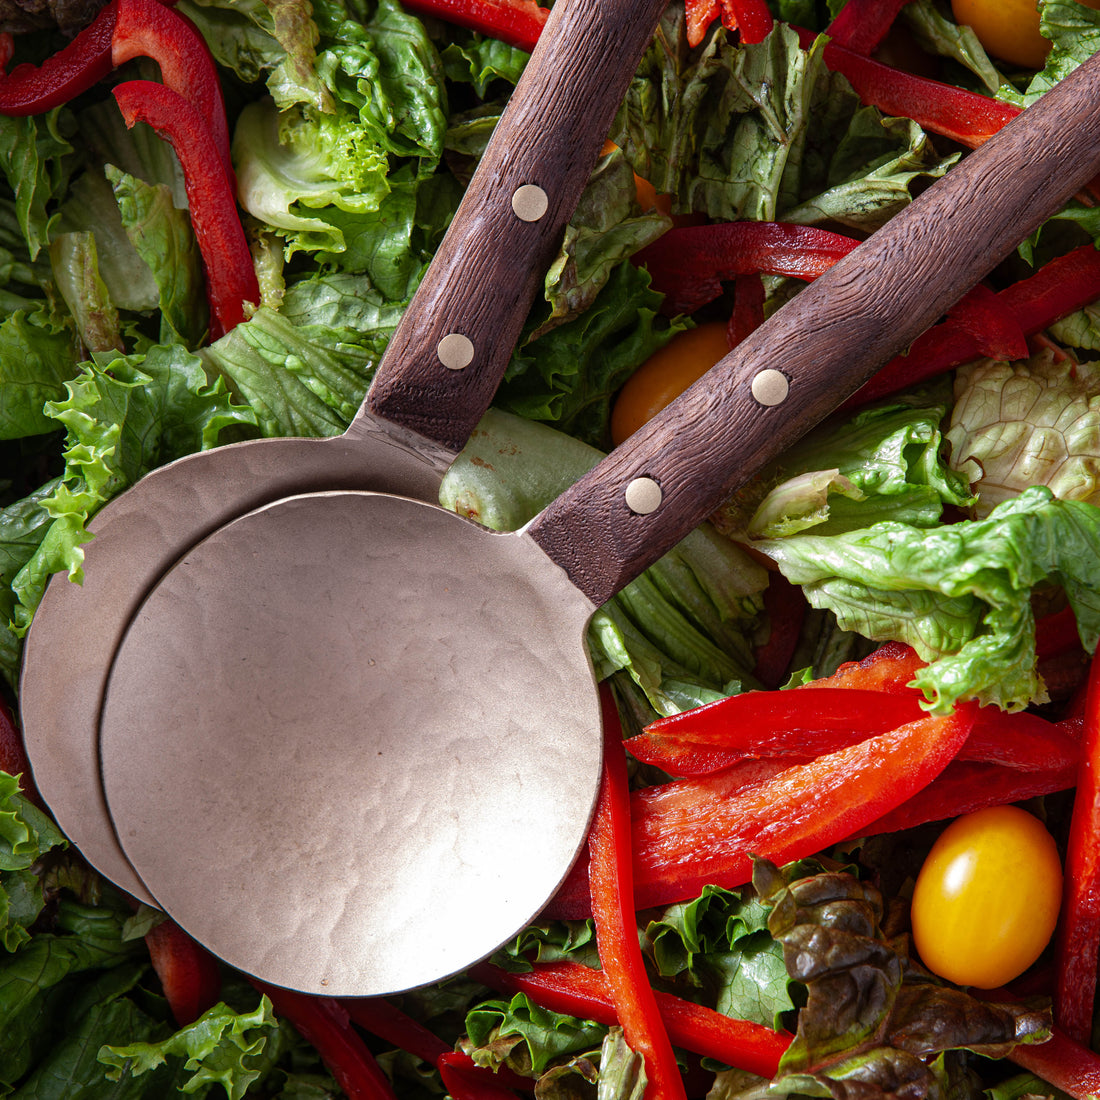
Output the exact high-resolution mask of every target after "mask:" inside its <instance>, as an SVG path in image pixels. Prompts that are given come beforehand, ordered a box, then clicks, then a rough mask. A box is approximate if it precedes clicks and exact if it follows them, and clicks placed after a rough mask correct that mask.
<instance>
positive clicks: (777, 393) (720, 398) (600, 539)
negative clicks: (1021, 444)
mask: <svg viewBox="0 0 1100 1100" xmlns="http://www.w3.org/2000/svg"><path fill="white" fill-rule="evenodd" d="M1098 115H1100V55H1097V56H1095V57H1093V58H1092V59H1090V60H1089V61H1087V62H1085V64H1083V65H1082V66H1081V67H1080V68H1078V69H1077V70H1075V71H1074V72H1073V73H1072V74H1070V75H1069V76H1068V77H1066V79H1065V80H1063V81H1062V82H1061V83H1060V84H1058V85H1056V86H1055V87H1054V88H1052V89H1051V90H1050V91H1049V92H1047V93H1046V94H1045V95H1044V96H1043V97H1042V98H1041V99H1040V100H1038V101H1037V102H1036V103H1035V104H1034V105H1032V106H1031V107H1030V108H1029V109H1028V110H1026V111H1024V112H1023V113H1022V114H1021V115H1019V116H1018V117H1017V118H1016V119H1015V120H1013V121H1012V122H1011V123H1009V124H1008V126H1007V127H1005V128H1004V129H1003V130H1001V131H1000V132H999V133H998V134H996V135H994V136H993V137H992V138H991V139H990V140H989V141H987V142H986V143H985V144H984V145H983V146H982V147H981V148H979V149H977V150H976V151H975V152H973V153H970V154H969V155H968V156H967V157H966V158H965V159H964V160H963V161H962V162H961V163H960V164H959V165H957V166H956V167H955V168H953V169H952V170H951V171H950V172H949V173H948V174H947V175H946V176H945V177H943V178H942V179H940V180H938V181H937V182H936V183H935V184H933V185H932V186H931V187H930V188H929V189H928V190H927V191H925V192H924V193H923V194H922V195H921V196H919V197H918V198H917V199H916V200H915V201H914V202H913V203H912V204H911V205H910V206H909V207H907V208H906V209H905V210H903V211H902V212H901V213H900V214H899V215H897V216H896V217H895V218H893V219H891V221H890V222H888V223H887V224H886V225H885V226H883V227H882V228H881V229H879V230H878V231H877V232H875V233H874V234H872V235H871V236H870V237H869V238H868V239H867V240H866V241H864V242H863V243H862V244H860V246H859V247H858V248H856V249H854V250H853V251H852V252H850V253H849V254H848V255H847V256H846V257H845V258H844V259H842V260H841V261H839V262H838V263H837V264H836V265H834V266H833V267H832V268H830V269H829V270H828V271H827V272H825V273H824V274H823V275H821V276H820V277H819V278H817V279H816V280H815V281H814V282H813V283H811V284H810V285H809V286H807V287H806V288H805V289H804V290H802V291H801V292H800V293H799V294H798V295H797V296H796V297H795V298H794V299H792V300H791V301H790V302H789V303H787V304H786V305H785V306H783V308H782V309H780V310H778V311H777V312H776V313H775V314H774V315H773V316H772V317H771V318H770V319H769V320H768V321H767V322H766V323H765V324H764V325H762V326H761V327H760V328H759V329H758V330H757V331H756V332H755V333H753V334H752V336H750V337H749V338H748V339H746V340H745V341H743V342H742V343H741V344H739V345H738V347H737V348H736V349H735V350H734V351H732V352H731V353H730V354H729V355H728V356H726V357H725V358H724V359H723V360H721V362H719V363H718V364H717V365H716V366H715V367H713V368H712V369H711V370H710V371H709V372H708V373H707V374H706V375H704V376H703V378H701V379H700V380H699V381H698V382H696V383H695V384H694V385H693V386H692V387H691V388H690V389H688V390H687V391H685V392H684V393H683V394H682V395H681V396H680V397H679V398H677V400H676V401H674V402H673V403H672V404H671V405H669V406H668V407H667V408H666V409H665V410H664V411H663V412H662V413H661V414H660V415H659V416H658V417H656V418H654V419H653V420H652V421H650V422H649V424H647V425H646V426H645V427H643V428H642V429H640V430H639V431H638V432H636V433H635V434H634V436H632V437H631V439H630V440H629V441H628V442H627V443H624V444H623V445H622V446H620V447H619V448H617V449H616V450H615V451H613V452H612V453H611V454H610V455H609V456H608V457H607V458H606V459H605V460H604V461H603V462H601V463H600V464H599V465H598V466H597V467H596V468H595V469H594V470H592V471H591V472H590V473H589V474H587V475H586V476H585V477H584V478H583V479H582V480H581V481H579V482H577V484H576V485H574V486H573V487H572V488H571V489H569V490H567V491H566V492H565V493H564V494H562V496H560V497H559V498H558V499H557V500H556V501H554V503H553V504H551V505H550V506H549V507H548V508H547V509H546V510H545V511H543V512H542V513H541V514H540V515H538V516H536V517H535V519H534V520H532V522H531V524H530V525H529V526H528V533H529V534H530V536H531V537H532V538H533V539H534V540H535V542H537V543H538V544H539V546H541V547H542V549H543V550H544V551H545V552H546V553H547V554H548V555H549V556H550V557H551V558H552V559H553V560H554V561H555V562H556V563H557V564H559V565H560V566H561V567H562V568H563V569H565V571H566V573H567V574H568V575H569V577H570V579H571V580H572V581H573V583H574V584H575V585H576V587H577V588H579V589H580V590H581V591H582V592H583V593H584V594H585V595H586V596H588V598H589V599H591V600H592V601H593V603H595V604H597V605H599V604H602V603H603V602H604V601H605V600H607V599H608V598H610V597H611V596H612V595H614V594H615V593H616V592H618V591H619V590H620V589H621V588H622V587H623V586H624V585H626V584H627V583H629V582H630V581H631V580H632V579H633V578H634V577H636V576H638V575H639V574H640V573H641V572H642V571H643V570H644V569H646V568H647V567H648V566H650V565H651V564H652V563H653V562H654V561H656V560H657V559H658V558H659V557H660V556H661V555H662V554H663V553H665V552H666V551H667V550H669V549H670V548H671V547H672V546H674V545H675V544H676V543H677V542H678V541H679V540H680V539H681V538H682V537H683V536H684V535H685V534H687V532H688V531H690V530H691V529H692V528H693V527H694V526H695V525H696V524H698V523H700V522H701V521H702V520H704V519H705V518H706V517H707V516H708V515H710V514H711V512H713V511H714V509H715V508H717V507H718V506H719V505H720V504H721V503H722V501H723V500H724V499H726V498H727V497H728V496H729V494H730V493H731V492H732V491H733V490H734V489H735V488H737V487H738V486H740V485H743V484H744V483H745V482H746V481H748V479H749V478H750V477H752V475H753V474H755V473H756V472H757V471H758V470H759V469H760V468H761V467H762V466H764V465H765V464H766V463H767V462H769V461H770V460H771V459H773V458H775V457H776V456H777V455H779V454H780V453H781V452H782V451H783V450H785V449H786V448H787V447H789V446H790V445H791V444H792V443H794V442H795V441H796V440H797V439H798V438H799V437H800V436H802V435H803V434H804V433H805V432H806V431H808V430H809V429H810V428H811V427H813V426H814V425H815V424H816V423H818V422H819V421H820V420H822V419H823V418H824V417H825V416H826V415H828V414H829V413H830V412H832V411H833V410H834V409H836V407H837V406H838V405H840V404H841V403H842V402H843V401H844V400H845V399H846V398H847V397H848V396H850V395H851V394H852V393H854V392H855V391H856V390H857V389H858V388H859V387H860V386H861V385H862V384H863V383H864V382H866V381H867V379H868V378H870V377H871V375H872V374H874V372H875V371H876V370H877V369H878V368H879V367H880V366H881V365H882V364H883V363H884V362H886V361H887V360H888V359H890V358H891V357H892V356H893V355H895V354H896V353H898V352H899V351H901V350H902V349H903V348H905V347H906V346H907V345H908V344H909V343H911V342H912V340H913V339H914V338H915V337H917V336H918V335H919V334H920V333H921V332H923V331H924V330H925V329H926V328H928V327H929V326H930V325H931V324H933V323H934V322H935V321H936V320H938V319H939V318H940V317H941V316H942V314H943V313H944V312H945V310H946V309H947V308H948V307H949V306H950V305H952V304H953V303H954V302H956V301H957V300H958V299H959V298H960V297H961V296H962V295H963V294H964V293H965V292H966V291H968V290H969V289H970V288H971V287H972V286H974V285H975V284H976V283H977V282H978V281H979V280H980V279H982V278H983V277H984V276H985V275H987V274H988V273H989V272H990V271H991V270H992V269H993V268H994V267H995V266H996V265H997V264H998V263H999V262H1000V261H1001V260H1002V259H1004V258H1005V257H1006V256H1007V255H1009V253H1010V252H1011V251H1012V250H1013V248H1015V247H1016V245H1017V244H1018V243H1019V241H1021V240H1022V239H1023V238H1024V237H1025V236H1027V235H1028V234H1029V233H1031V232H1032V231H1033V230H1034V229H1036V228H1037V227H1038V226H1039V225H1040V224H1041V222H1042V221H1043V220H1044V219H1045V218H1047V217H1049V216H1050V215H1051V214H1053V213H1055V211H1057V210H1058V209H1059V208H1060V207H1061V206H1062V205H1063V204H1064V203H1065V202H1066V201H1067V200H1068V199H1069V198H1071V197H1072V196H1073V195H1074V194H1075V193H1076V192H1077V191H1078V190H1079V189H1080V188H1081V187H1082V186H1083V185H1084V184H1086V183H1087V182H1088V181H1089V180H1090V179H1091V178H1092V177H1093V176H1094V175H1095V174H1096V171H1097V167H1098V165H1100V117H1098ZM754 387H755V390H754ZM754 392H755V393H756V396H754ZM628 498H630V503H631V504H633V506H634V507H633V508H632V507H631V506H630V504H628Z"/></svg>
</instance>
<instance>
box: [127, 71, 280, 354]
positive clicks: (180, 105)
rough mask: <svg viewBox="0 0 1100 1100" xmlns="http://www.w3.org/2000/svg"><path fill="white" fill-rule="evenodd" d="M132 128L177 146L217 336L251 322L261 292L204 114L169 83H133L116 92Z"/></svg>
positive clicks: (213, 332)
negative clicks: (142, 127)
mask: <svg viewBox="0 0 1100 1100" xmlns="http://www.w3.org/2000/svg"><path fill="white" fill-rule="evenodd" d="M114 97H115V99H116V100H117V101H118V105H119V107H120V108H121V110H122V117H123V118H124V119H125V120H126V125H127V126H133V125H134V123H135V122H146V123H148V124H149V125H150V126H152V127H153V129H154V130H156V131H157V133H158V134H160V135H161V136H162V137H165V138H167V139H168V141H170V142H171V143H172V147H173V148H174V149H175V151H176V155H177V156H178V157H179V161H180V164H181V166H182V167H183V178H184V184H185V186H186V188H187V202H188V205H189V207H190V210H191V224H192V226H193V227H194V230H195V239H196V240H197V241H198V245H199V251H200V252H201V253H202V258H203V262H204V264H205V266H206V280H207V297H208V298H209V299H210V311H211V324H210V327H211V336H212V338H213V339H217V338H218V337H219V336H222V335H224V334H225V333H226V332H228V331H229V330H230V329H232V328H233V327H234V326H235V325H238V324H240V323H241V322H242V321H244V320H246V319H247V312H246V303H251V304H252V305H258V304H259V301H260V288H259V284H258V282H257V279H256V270H255V268H254V267H253V264H252V254H251V253H250V252H249V249H248V242H247V240H246V239H245V235H244V230H243V229H242V228H241V220H240V217H239V215H238V213H237V204H236V199H235V198H234V196H233V191H232V188H231V186H230V182H229V178H228V176H227V175H226V173H225V169H224V167H223V166H222V163H221V159H220V157H219V155H218V151H217V148H216V146H215V145H214V141H213V139H212V138H211V135H210V129H209V127H208V126H207V125H206V122H205V120H204V119H203V117H202V115H201V114H200V113H199V111H198V109H197V108H196V107H194V106H193V105H192V104H191V103H189V102H188V101H187V100H186V99H184V98H183V96H181V95H179V94H178V93H176V92H173V91H172V90H171V88H168V87H166V86H165V85H164V84H155V83H154V82H152V81H150V80H130V81H127V82H126V83H125V84H119V85H118V87H116V88H115V89H114Z"/></svg>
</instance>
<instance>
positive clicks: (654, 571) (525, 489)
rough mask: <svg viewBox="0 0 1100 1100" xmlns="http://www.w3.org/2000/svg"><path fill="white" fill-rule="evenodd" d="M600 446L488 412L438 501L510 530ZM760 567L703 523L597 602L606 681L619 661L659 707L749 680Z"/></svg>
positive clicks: (670, 709)
mask: <svg viewBox="0 0 1100 1100" xmlns="http://www.w3.org/2000/svg"><path fill="white" fill-rule="evenodd" d="M602 457H603V454H602V452H601V451H599V450H597V449H596V448H594V447H589V446H588V445H587V444H585V443H582V442H581V441H580V440H578V439H574V438H573V437H572V436H568V435H565V434H563V433H562V432H558V431H556V430H555V429H553V428H550V427H548V426H547V425H545V424H538V423H535V422H533V421H528V420H523V419H520V418H519V417H515V416H511V415H509V414H507V413H504V412H502V411H499V410H495V409H493V410H490V411H489V413H488V414H487V415H486V416H485V417H484V418H483V419H482V420H481V422H480V423H479V425H478V427H477V428H476V429H475V431H474V433H473V435H472V437H471V439H470V442H469V444H468V445H467V446H466V447H465V448H464V449H463V451H462V453H461V454H460V455H459V457H458V459H457V460H456V461H455V463H454V464H453V465H452V466H451V468H450V470H448V471H447V474H446V475H445V476H444V479H443V483H442V485H441V487H440V496H439V500H440V503H441V504H442V505H443V506H444V507H445V508H449V509H451V510H452V511H457V512H459V513H460V514H462V515H466V516H469V517H470V518H472V519H476V520H478V522H480V523H481V524H483V525H484V526H486V527H492V528H494V529H495V530H516V529H518V528H519V527H521V526H523V524H525V523H526V522H527V521H528V520H530V519H531V518H532V517H533V516H534V515H535V514H536V513H537V512H538V511H540V510H541V509H542V508H544V507H545V506H546V505H547V504H549V503H550V501H551V500H553V499H554V498H555V497H556V496H558V495H559V494H560V493H561V492H562V491H564V489H566V488H567V487H568V486H569V485H571V484H572V483H573V482H574V481H576V480H578V479H579V478H580V477H582V476H583V475H584V474H585V473H587V472H588V470H590V469H591V468H592V467H593V466H594V465H595V464H596V463H597V462H598V461H599V460H600V459H601V458H602ZM766 587H767V574H766V573H765V571H764V570H763V569H761V568H760V567H759V566H758V565H756V564H755V563H754V562H753V561H752V560H751V559H750V558H749V557H748V555H747V554H745V553H744V551H742V550H741V549H740V548H738V547H737V546H736V545H735V544H734V543H732V542H730V541H729V540H727V539H725V538H723V537H722V536H721V535H719V534H718V533H717V532H716V531H714V530H713V528H710V527H709V526H708V525H706V524H704V525H703V526H701V527H699V528H697V529H696V530H695V531H693V532H691V534H689V535H688V536H687V538H685V539H684V540H683V541H682V542H681V543H680V544H679V545H678V546H677V547H676V548H674V549H673V550H671V551H670V552H669V553H668V554H666V555H665V556H664V557H663V558H661V560H660V561H658V562H657V563H656V564H655V565H653V566H651V567H650V569H648V570H647V571H646V572H645V573H644V574H643V575H642V576H641V577H639V578H638V579H637V580H635V581H633V582H632V583H631V584H629V585H627V587H626V588H625V589H623V591H622V592H620V593H619V594H618V595H617V596H615V597H613V598H612V599H611V600H610V601H608V603H606V604H605V605H604V606H603V607H602V608H600V609H599V610H598V611H597V612H596V614H595V615H594V616H593V618H592V622H591V625H590V628H589V634H588V641H589V652H590V654H591V656H592V660H593V662H594V664H595V667H596V672H597V675H598V676H599V677H601V678H603V677H605V676H609V675H611V674H612V673H613V672H615V671H617V670H619V669H625V670H626V671H627V672H629V674H630V676H631V678H632V679H633V680H634V682H635V683H637V685H638V686H639V687H640V688H641V689H642V691H643V692H644V693H645V695H646V697H647V699H648V700H649V703H650V705H651V706H652V708H653V709H654V710H655V711H656V712H657V713H658V714H672V713H676V712H678V711H680V710H685V709H687V708H688V707H690V706H697V705H699V704H700V703H702V702H712V701H713V700H714V699H716V698H720V697H721V696H722V695H724V694H727V695H728V694H729V693H730V691H732V690H735V689H736V686H737V685H738V684H740V683H748V682H751V677H750V676H749V672H748V669H750V668H751V667H752V648H751V640H750V638H751V633H752V629H753V626H754V625H755V622H756V620H757V618H758V616H759V614H760V611H761V607H762V593H763V591H764V589H765V588H766Z"/></svg>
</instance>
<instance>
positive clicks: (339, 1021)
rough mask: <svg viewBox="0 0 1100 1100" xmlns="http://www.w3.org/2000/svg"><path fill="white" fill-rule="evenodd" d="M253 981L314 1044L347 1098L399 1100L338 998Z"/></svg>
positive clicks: (356, 1099) (349, 1099) (280, 1012)
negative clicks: (311, 994) (310, 994)
mask: <svg viewBox="0 0 1100 1100" xmlns="http://www.w3.org/2000/svg"><path fill="white" fill-rule="evenodd" d="M251 980H252V984H253V985H254V986H255V987H256V988H257V989H258V990H260V992H261V993H265V994H267V997H268V999H269V1000H270V1001H271V1004H272V1006H273V1007H274V1009H275V1011H276V1013H278V1015H280V1016H283V1017H285V1018H286V1019H287V1020H288V1021H289V1022H290V1024H291V1025H292V1026H293V1027H294V1029H295V1030H296V1031H297V1032H298V1034H299V1035H301V1036H302V1038H303V1039H305V1040H306V1042H307V1043H311V1044H312V1045H313V1046H314V1048H315V1049H316V1051H317V1053H318V1054H319V1055H320V1056H321V1061H323V1062H324V1063H325V1065H326V1066H327V1067H328V1070H329V1072H330V1073H331V1074H332V1076H333V1077H334V1078H335V1079H336V1083H337V1084H338V1085H339V1086H340V1088H342V1089H343V1090H344V1092H345V1093H346V1094H347V1097H348V1100H396V1097H395V1095H394V1091H393V1088H392V1086H391V1085H390V1082H389V1079H388V1078H387V1077H386V1075H385V1074H384V1073H383V1072H382V1070H381V1069H380V1068H379V1065H378V1063H377V1062H376V1061H375V1060H374V1055H372V1054H371V1052H370V1051H369V1050H368V1049H367V1045H366V1043H364V1042H363V1039H362V1037H361V1036H360V1035H359V1033H358V1032H357V1031H356V1030H355V1028H354V1027H352V1025H351V1021H350V1019H349V1018H348V1013H347V1010H346V1009H345V1008H343V1007H342V1006H341V1005H340V1003H339V1002H338V1001H337V1000H335V999H334V998H333V997H310V996H307V995H306V994H305V993H296V992H294V991H293V990H290V989H282V988H280V987H278V986H274V985H268V984H267V983H266V982H261V981H258V980H257V979H255V978H253V979H251Z"/></svg>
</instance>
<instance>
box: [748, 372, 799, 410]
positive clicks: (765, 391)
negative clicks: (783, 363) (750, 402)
mask: <svg viewBox="0 0 1100 1100" xmlns="http://www.w3.org/2000/svg"><path fill="white" fill-rule="evenodd" d="M750 388H751V389H752V395H753V397H755V398H756V400H757V401H759V402H760V404H761V405H782V404H783V402H784V401H786V400H787V394H788V393H789V392H790V388H791V384H790V383H789V382H788V381H787V376H786V375H785V374H784V373H783V372H782V371H777V370H772V369H771V368H768V369H767V370H762V371H760V373H759V374H757V375H756V376H755V377H754V378H753V380H752V385H751V387H750Z"/></svg>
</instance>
